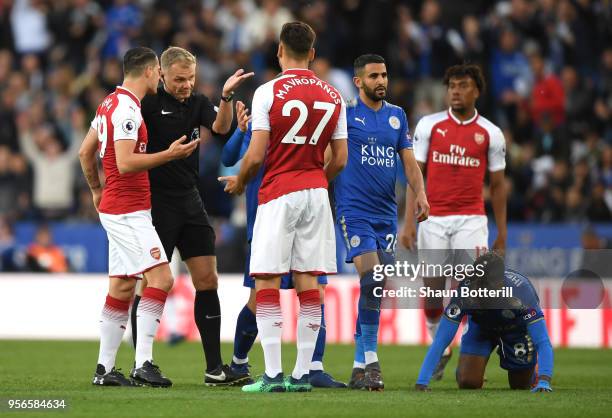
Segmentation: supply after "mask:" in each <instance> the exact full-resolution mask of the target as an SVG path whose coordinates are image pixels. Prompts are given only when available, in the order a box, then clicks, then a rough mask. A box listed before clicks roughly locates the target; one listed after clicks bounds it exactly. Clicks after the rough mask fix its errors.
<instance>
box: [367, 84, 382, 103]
mask: <svg viewBox="0 0 612 418" xmlns="http://www.w3.org/2000/svg"><path fill="white" fill-rule="evenodd" d="M382 89H384V90H383V94H382V95H381V94H379V93H378V91H380V87H378V88H376V89H370V88H368V87H366V86H363V92H364V93H365V95H366V96H367V97H368V99H370V100H372V101H374V102H379V101H381V100H384V99H385V98H386V97H387V88H386V87H382Z"/></svg>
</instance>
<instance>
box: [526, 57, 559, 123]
mask: <svg viewBox="0 0 612 418" xmlns="http://www.w3.org/2000/svg"><path fill="white" fill-rule="evenodd" d="M529 62H530V65H531V71H532V73H533V77H534V84H533V88H532V90H531V117H532V119H533V121H534V122H535V124H536V125H539V126H541V125H542V124H543V121H542V119H543V118H546V117H548V118H550V121H551V122H552V123H553V124H554V127H557V126H559V125H561V124H562V123H563V122H564V121H565V93H564V92H563V85H562V84H561V80H559V77H557V76H556V75H555V74H553V73H551V72H549V71H547V70H546V63H545V62H544V59H543V58H542V56H541V55H540V54H538V53H534V54H532V55H531V57H530V58H529Z"/></svg>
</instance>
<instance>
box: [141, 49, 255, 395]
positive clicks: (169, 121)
mask: <svg viewBox="0 0 612 418" xmlns="http://www.w3.org/2000/svg"><path fill="white" fill-rule="evenodd" d="M160 61H161V73H162V80H163V85H162V86H160V87H159V88H158V89H157V94H156V95H150V96H146V97H145V98H144V99H143V100H142V116H143V118H144V121H145V123H146V126H147V131H148V136H149V142H148V144H147V152H148V153H155V152H159V151H162V150H165V149H167V148H168V147H169V146H170V143H171V141H170V140H169V139H168V138H179V137H181V136H183V135H185V136H186V137H187V139H186V140H187V141H190V140H195V139H199V138H200V126H204V127H206V128H208V129H210V130H211V131H212V132H213V133H216V134H221V135H223V134H226V133H227V132H228V131H229V130H230V126H231V123H232V119H233V115H234V114H233V109H232V97H233V95H234V90H235V89H236V88H237V87H238V86H240V84H242V82H243V81H245V80H246V79H248V78H250V77H252V76H253V75H254V74H253V73H248V74H243V73H244V71H243V70H242V69H240V70H238V71H236V72H235V73H234V74H233V75H232V76H231V77H229V78H228V79H227V81H226V82H225V85H224V86H223V91H222V96H221V99H222V100H221V102H220V104H219V108H218V111H217V110H216V109H215V106H213V104H212V103H211V102H210V100H209V99H208V98H207V97H206V96H204V95H203V94H198V93H194V92H193V87H194V83H195V79H196V58H195V56H194V55H193V54H191V53H190V52H189V51H187V50H185V49H183V48H179V47H170V48H168V49H166V50H165V51H164V52H163V53H162V55H161V60H160ZM198 154H199V153H198V151H197V150H196V151H195V152H194V153H192V154H191V155H190V156H189V157H187V158H185V159H183V160H175V161H172V162H169V163H167V164H164V165H162V166H159V167H157V168H155V169H152V170H150V171H149V180H150V183H151V206H152V207H151V213H152V217H153V225H154V226H155V229H156V230H157V233H158V235H159V237H160V239H161V242H162V244H163V246H164V250H165V251H166V255H167V256H168V260H170V259H171V257H172V253H173V251H174V248H175V247H176V248H178V250H179V253H180V255H181V258H182V259H183V261H184V262H185V264H186V265H187V269H188V270H189V273H190V274H191V278H192V280H193V285H194V287H195V290H196V295H195V304H194V309H193V314H194V317H195V322H196V325H197V327H198V330H199V332H200V337H201V338H202V347H203V349H204V355H205V357H206V373H205V377H204V383H205V384H206V385H208V386H218V385H240V384H242V383H243V382H245V381H246V380H248V377H249V376H248V375H237V374H235V373H234V372H232V371H231V369H230V367H229V366H227V365H224V364H223V361H222V359H221V344H220V334H221V307H220V305H219V296H218V294H217V286H218V281H219V278H218V276H217V258H216V256H215V231H214V230H213V228H212V226H211V225H210V222H209V220H208V215H207V214H206V210H205V209H204V205H203V203H202V199H201V198H200V193H199V191H198V188H197V181H198V177H199V166H198V163H199V158H198ZM139 300H140V297H138V296H137V297H136V299H135V300H134V306H133V307H132V315H133V316H132V327H133V329H135V325H136V321H135V312H136V306H137V304H138V301H139ZM134 335H135V332H134Z"/></svg>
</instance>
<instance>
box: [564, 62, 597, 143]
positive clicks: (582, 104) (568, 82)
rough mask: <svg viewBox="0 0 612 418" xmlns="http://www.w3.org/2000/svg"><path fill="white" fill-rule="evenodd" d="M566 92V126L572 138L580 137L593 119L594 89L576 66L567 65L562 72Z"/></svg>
mask: <svg viewBox="0 0 612 418" xmlns="http://www.w3.org/2000/svg"><path fill="white" fill-rule="evenodd" d="M561 80H562V82H563V91H564V92H565V113H566V116H567V119H566V126H567V130H568V133H569V135H570V137H571V138H572V139H576V138H580V137H581V136H582V135H584V134H585V133H586V131H587V129H589V125H590V124H591V122H592V121H593V117H592V109H591V104H592V103H593V99H594V97H593V89H592V86H591V85H590V84H589V83H586V82H585V81H584V80H583V79H582V77H580V75H579V74H578V71H576V69H575V68H574V67H570V66H566V67H564V68H563V71H562V72H561Z"/></svg>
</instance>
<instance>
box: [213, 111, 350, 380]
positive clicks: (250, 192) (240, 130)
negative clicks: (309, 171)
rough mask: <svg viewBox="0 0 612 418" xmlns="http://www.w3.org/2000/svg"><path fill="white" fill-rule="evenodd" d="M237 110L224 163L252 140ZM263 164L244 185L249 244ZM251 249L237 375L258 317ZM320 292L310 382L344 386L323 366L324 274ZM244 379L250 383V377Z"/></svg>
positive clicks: (284, 283) (286, 279)
mask: <svg viewBox="0 0 612 418" xmlns="http://www.w3.org/2000/svg"><path fill="white" fill-rule="evenodd" d="M236 114H237V120H238V127H237V128H236V130H235V132H234V134H233V135H232V137H231V138H230V139H229V140H228V142H227V143H226V144H225V146H224V147H223V151H222V154H221V161H222V163H223V165H225V166H226V167H231V166H233V165H235V164H236V163H237V162H238V161H239V160H240V159H241V158H242V157H243V156H244V154H245V153H246V150H247V149H248V147H249V143H250V141H251V124H250V121H249V120H250V116H248V111H247V109H246V108H245V105H244V104H243V103H242V102H237V103H236ZM263 171H264V169H263V167H262V168H261V169H260V170H259V172H258V173H257V175H256V176H255V177H254V178H253V180H251V182H250V183H249V184H248V185H247V187H246V192H245V194H246V209H247V242H248V243H249V246H250V245H251V240H252V238H253V225H254V224H255V217H256V215H257V202H258V199H257V194H258V192H259V186H260V185H261V181H262V179H263ZM250 255H251V251H250V249H249V251H248V253H247V260H246V267H245V272H244V286H245V287H249V288H251V293H250V296H249V300H248V302H247V303H246V305H245V306H244V308H242V311H240V314H239V315H238V321H237V323H236V334H235V337H234V356H233V359H232V364H231V366H230V367H231V368H232V370H233V371H234V372H235V373H239V374H240V375H243V374H247V375H248V374H249V369H248V360H249V359H248V353H249V351H250V350H251V347H253V343H254V342H255V338H257V333H258V331H257V321H256V318H255V280H254V279H253V278H252V277H250V275H249V262H250ZM318 282H319V292H320V294H321V328H320V330H319V335H318V337H317V342H316V346H315V351H314V354H313V356H312V362H311V370H310V374H309V376H310V384H311V385H312V386H314V387H318V388H345V387H346V384H344V383H342V382H338V381H336V380H335V379H334V378H333V377H332V376H330V375H329V374H328V373H326V372H325V371H324V370H323V354H324V351H325V336H326V333H325V316H324V301H323V299H324V298H323V295H324V293H325V285H327V276H319V277H318ZM281 289H293V280H292V275H291V274H287V275H284V276H283V277H282V278H281ZM246 383H253V382H252V381H250V382H246Z"/></svg>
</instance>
